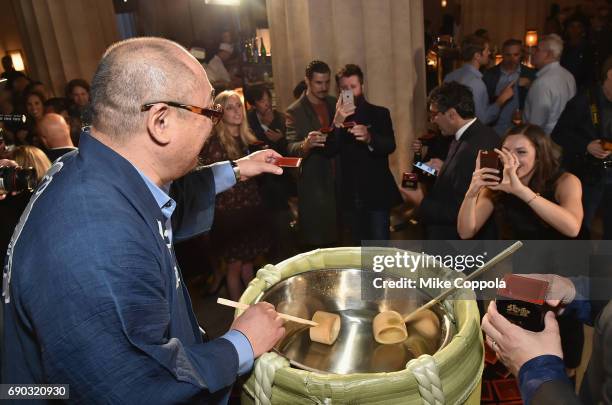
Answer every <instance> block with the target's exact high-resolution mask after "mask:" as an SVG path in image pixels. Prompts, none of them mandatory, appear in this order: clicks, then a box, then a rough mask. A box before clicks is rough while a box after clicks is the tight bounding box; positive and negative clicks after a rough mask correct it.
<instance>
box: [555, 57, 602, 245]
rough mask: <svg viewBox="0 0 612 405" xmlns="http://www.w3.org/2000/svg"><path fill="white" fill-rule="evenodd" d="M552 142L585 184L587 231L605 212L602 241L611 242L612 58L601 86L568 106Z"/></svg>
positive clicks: (586, 91) (581, 94)
mask: <svg viewBox="0 0 612 405" xmlns="http://www.w3.org/2000/svg"><path fill="white" fill-rule="evenodd" d="M551 137H552V140H553V141H555V142H556V143H558V144H559V145H560V146H561V147H562V148H563V164H564V166H565V167H566V168H567V169H569V170H570V171H571V172H573V173H574V174H575V175H576V176H578V178H580V181H581V182H582V190H583V191H582V204H583V205H584V219H583V226H584V230H585V231H586V232H587V235H585V236H589V234H590V232H591V228H592V225H593V219H594V218H595V214H596V213H597V210H598V209H599V208H600V207H605V208H606V209H604V210H602V211H603V215H602V216H603V239H605V240H608V239H612V211H611V210H610V209H609V207H610V206H612V156H611V155H612V151H611V150H610V146H608V147H607V148H604V145H606V144H607V145H612V56H610V57H608V58H607V59H606V60H605V62H604V64H603V66H602V77H601V83H600V84H596V85H594V86H590V87H587V88H583V89H580V91H579V92H578V94H576V96H575V97H574V98H572V99H571V100H570V101H569V102H568V103H567V104H566V105H565V109H564V110H563V113H561V117H559V121H558V122H557V125H555V129H554V130H553V132H552V134H551Z"/></svg>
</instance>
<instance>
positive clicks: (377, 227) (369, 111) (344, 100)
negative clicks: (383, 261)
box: [329, 64, 401, 246]
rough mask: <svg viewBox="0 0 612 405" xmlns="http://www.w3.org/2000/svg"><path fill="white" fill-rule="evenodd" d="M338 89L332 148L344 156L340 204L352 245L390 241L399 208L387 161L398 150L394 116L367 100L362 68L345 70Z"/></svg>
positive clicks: (339, 80)
mask: <svg viewBox="0 0 612 405" xmlns="http://www.w3.org/2000/svg"><path fill="white" fill-rule="evenodd" d="M336 84H337V85H338V88H339V89H340V90H341V91H340V98H339V99H338V103H337V104H336V118H335V119H334V126H335V127H336V129H335V131H334V133H333V134H332V135H330V139H329V142H330V145H329V146H330V148H331V149H334V150H336V151H338V153H339V155H340V168H341V173H342V183H341V188H340V190H341V201H340V202H341V204H342V205H341V206H342V208H343V210H342V211H344V212H346V216H347V223H348V224H349V225H350V229H351V239H352V241H351V242H352V243H353V244H355V245H356V246H358V245H359V244H361V241H363V240H387V239H389V212H390V210H391V207H393V206H395V205H397V204H399V203H400V202H401V196H400V194H399V192H398V190H397V186H396V184H395V181H394V179H393V175H392V174H391V171H390V170H389V155H390V154H391V153H393V151H394V150H395V136H394V133H393V123H392V122H391V114H390V113H389V110H388V109H387V108H385V107H380V106H376V105H373V104H370V103H369V102H368V101H367V100H366V98H365V95H364V76H363V72H362V71H361V68H360V67H359V66H357V65H353V64H348V65H346V66H344V67H342V68H341V69H340V70H339V71H338V73H337V74H336Z"/></svg>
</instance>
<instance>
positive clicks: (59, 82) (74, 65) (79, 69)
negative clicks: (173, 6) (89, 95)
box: [11, 0, 119, 96]
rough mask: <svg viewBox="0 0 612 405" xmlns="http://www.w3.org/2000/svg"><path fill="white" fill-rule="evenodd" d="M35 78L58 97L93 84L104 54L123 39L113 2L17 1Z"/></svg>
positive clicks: (93, 0)
mask: <svg viewBox="0 0 612 405" xmlns="http://www.w3.org/2000/svg"><path fill="white" fill-rule="evenodd" d="M11 1H12V4H13V7H14V9H15V14H16V17H17V23H18V26H19V31H20V33H21V37H22V41H23V43H24V48H25V52H26V55H27V58H28V61H29V65H30V75H31V76H32V77H33V78H35V79H38V80H40V81H42V82H43V83H45V85H47V86H48V88H49V91H50V92H51V93H54V94H55V95H56V96H63V95H64V86H65V84H66V82H68V81H69V80H71V79H75V78H83V79H85V80H87V81H91V78H92V76H93V74H94V71H95V69H96V66H97V65H98V62H99V61H100V57H101V56H102V54H103V53H104V50H105V49H106V48H107V47H108V46H109V45H110V44H112V43H113V42H115V41H117V40H118V39H119V33H118V30H117V23H116V19H115V14H114V10H113V3H112V1H110V0H79V1H71V0H11Z"/></svg>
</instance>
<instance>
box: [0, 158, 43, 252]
mask: <svg viewBox="0 0 612 405" xmlns="http://www.w3.org/2000/svg"><path fill="white" fill-rule="evenodd" d="M11 157H12V160H1V161H0V166H21V167H31V168H33V169H34V173H35V175H34V177H35V178H34V180H35V181H34V184H33V188H34V187H35V186H36V185H37V184H38V183H39V182H40V180H41V179H42V178H43V177H44V175H45V173H46V172H47V170H49V168H50V167H51V162H50V161H49V159H48V158H47V155H45V152H43V151H42V150H40V149H38V148H37V147H35V146H18V147H16V148H15V149H14V150H13V152H12V156H11ZM31 196H32V190H25V191H22V192H20V193H16V194H13V193H11V194H5V195H2V196H1V197H0V255H2V256H1V257H4V255H5V254H6V248H7V247H8V244H9V241H10V239H11V235H12V234H13V230H14V229H15V226H17V222H19V217H21V214H22V213H23V210H24V209H25V207H26V205H28V201H30V197H31Z"/></svg>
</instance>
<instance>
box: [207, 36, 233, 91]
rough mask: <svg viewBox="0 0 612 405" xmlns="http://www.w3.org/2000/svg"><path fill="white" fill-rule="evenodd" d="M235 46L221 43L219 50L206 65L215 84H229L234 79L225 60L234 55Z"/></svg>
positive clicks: (209, 76) (211, 80) (208, 73)
mask: <svg viewBox="0 0 612 405" xmlns="http://www.w3.org/2000/svg"><path fill="white" fill-rule="evenodd" d="M233 51H234V48H233V47H232V45H230V44H226V43H221V44H220V45H219V51H218V52H217V53H216V55H215V56H213V57H212V59H211V60H210V61H208V63H207V64H205V65H204V68H205V69H206V74H207V75H208V78H209V80H210V82H211V83H212V84H213V86H215V85H217V84H220V83H221V84H227V83H230V82H231V81H232V78H231V76H230V74H229V72H228V71H227V68H226V67H225V64H224V62H225V61H226V60H228V59H229V58H230V57H231V56H232V52H233Z"/></svg>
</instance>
